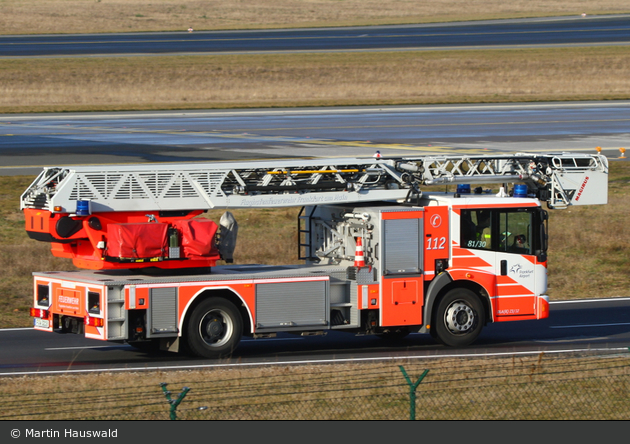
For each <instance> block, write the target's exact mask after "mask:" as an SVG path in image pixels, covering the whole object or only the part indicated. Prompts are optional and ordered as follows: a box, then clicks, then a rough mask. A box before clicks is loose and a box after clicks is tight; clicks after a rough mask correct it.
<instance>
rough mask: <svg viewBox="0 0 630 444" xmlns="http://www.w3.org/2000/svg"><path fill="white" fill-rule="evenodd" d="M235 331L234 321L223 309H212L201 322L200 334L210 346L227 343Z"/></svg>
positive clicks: (219, 345)
mask: <svg viewBox="0 0 630 444" xmlns="http://www.w3.org/2000/svg"><path fill="white" fill-rule="evenodd" d="M233 332H234V322H233V321H232V318H231V317H230V316H228V314H227V313H226V312H224V311H223V310H218V309H215V310H210V311H209V312H207V313H206V314H205V315H204V316H203V318H202V319H201V322H200V323H199V336H200V337H201V339H202V340H203V342H205V343H206V345H208V346H209V347H221V346H222V345H224V344H226V343H227V342H228V341H229V340H230V338H231V337H232V334H233Z"/></svg>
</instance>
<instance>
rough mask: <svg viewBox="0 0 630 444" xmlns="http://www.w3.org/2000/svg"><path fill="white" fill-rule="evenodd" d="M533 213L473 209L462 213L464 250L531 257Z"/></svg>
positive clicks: (532, 249)
mask: <svg viewBox="0 0 630 444" xmlns="http://www.w3.org/2000/svg"><path fill="white" fill-rule="evenodd" d="M533 215H534V214H533V212H531V211H528V210H518V209H515V210H496V209H475V210H462V212H461V239H460V240H461V242H460V245H461V246H462V247H463V248H470V249H475V250H492V251H500V252H505V253H517V254H534V253H533V251H534V248H533V241H532V239H533V235H534V233H533V229H532V227H533V223H532V222H533Z"/></svg>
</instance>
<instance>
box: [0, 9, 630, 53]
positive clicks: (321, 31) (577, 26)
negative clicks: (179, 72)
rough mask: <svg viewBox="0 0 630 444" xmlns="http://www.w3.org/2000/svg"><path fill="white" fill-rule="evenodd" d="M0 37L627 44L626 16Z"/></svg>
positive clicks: (98, 47) (57, 42) (192, 49)
mask: <svg viewBox="0 0 630 444" xmlns="http://www.w3.org/2000/svg"><path fill="white" fill-rule="evenodd" d="M182 31H183V32H160V33H157V32H156V33H129V34H69V35H20V36H0V57H59V56H119V55H165V54H218V53H257V52H287V51H290V52H313V51H324V52H330V51H382V50H394V49H395V50H409V49H413V50H422V49H425V50H426V49H448V48H460V49H470V48H484V47H487V48H490V47H530V46H571V45H573V46H576V45H577V46H584V45H614V44H628V43H630V16H587V17H580V16H575V17H555V18H540V19H517V20H492V21H478V22H459V23H441V24H425V25H399V26H372V27H346V28H316V29H281V30H254V31H202V32H198V31H194V32H186V31H184V30H182Z"/></svg>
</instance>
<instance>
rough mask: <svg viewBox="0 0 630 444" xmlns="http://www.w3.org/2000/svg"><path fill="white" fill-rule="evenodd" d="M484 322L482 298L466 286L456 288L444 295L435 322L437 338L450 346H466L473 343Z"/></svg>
mask: <svg viewBox="0 0 630 444" xmlns="http://www.w3.org/2000/svg"><path fill="white" fill-rule="evenodd" d="M484 324H485V315H484V310H483V304H482V303H481V300H480V299H479V297H478V296H477V295H476V294H475V293H473V292H472V291H470V290H468V289H465V288H456V289H453V290H451V291H449V292H448V293H446V295H444V297H443V298H442V300H441V301H440V303H439V304H438V308H437V312H436V314H435V321H434V323H433V325H434V328H435V336H436V338H437V340H438V341H440V342H441V343H442V344H444V345H448V346H450V347H464V346H466V345H469V344H471V343H473V342H474V341H475V340H476V339H477V337H478V336H479V334H480V333H481V329H482V328H483V326H484Z"/></svg>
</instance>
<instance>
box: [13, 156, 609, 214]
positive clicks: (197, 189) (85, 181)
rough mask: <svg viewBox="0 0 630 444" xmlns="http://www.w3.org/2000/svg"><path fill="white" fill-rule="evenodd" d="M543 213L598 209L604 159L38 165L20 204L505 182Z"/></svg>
mask: <svg viewBox="0 0 630 444" xmlns="http://www.w3.org/2000/svg"><path fill="white" fill-rule="evenodd" d="M513 182H520V183H526V184H527V185H528V189H529V193H532V194H534V195H535V196H536V197H538V198H539V199H540V200H541V201H546V202H547V203H548V204H549V206H550V207H551V208H565V207H567V206H569V205H592V204H605V203H607V184H608V161H607V159H606V158H605V157H604V156H602V155H599V154H597V155H590V154H572V153H555V154H527V153H517V154H507V155H486V156H481V155H480V156H425V157H400V158H345V159H344V158H339V159H335V158H327V159H325V158H321V159H296V160H265V161H250V162H238V163H235V162H231V163H222V162H217V163H195V164H152V165H107V166H96V165H95V166H69V167H46V168H44V170H43V171H42V172H41V173H40V175H39V176H38V177H37V178H36V179H35V181H34V182H33V183H32V184H31V185H30V186H29V188H28V189H27V190H26V191H25V192H24V194H23V195H22V199H21V207H22V209H24V208H35V209H45V210H48V211H51V212H65V213H73V212H74V211H75V210H76V204H77V201H90V205H91V210H92V211H94V212H111V211H184V210H186V211H188V210H208V209H212V208H253V207H289V206H302V205H313V204H326V203H357V202H369V201H383V200H401V199H405V198H408V197H409V196H411V195H419V194H420V186H421V185H433V184H441V183H471V184H472V183H477V184H485V183H513Z"/></svg>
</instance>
